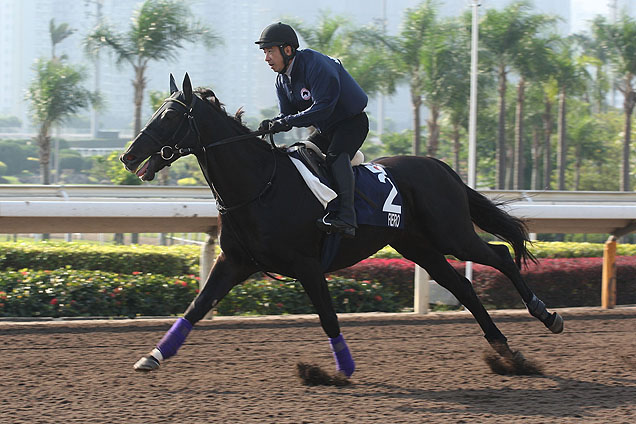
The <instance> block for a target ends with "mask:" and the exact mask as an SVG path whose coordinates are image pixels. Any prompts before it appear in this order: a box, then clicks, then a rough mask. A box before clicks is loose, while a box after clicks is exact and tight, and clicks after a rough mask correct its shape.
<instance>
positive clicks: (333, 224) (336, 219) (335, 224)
mask: <svg viewBox="0 0 636 424" xmlns="http://www.w3.org/2000/svg"><path fill="white" fill-rule="evenodd" d="M329 170H330V172H331V176H332V178H333V180H334V184H335V189H336V191H337V193H338V198H337V199H335V200H336V201H337V202H338V210H337V211H336V212H335V213H334V212H329V213H327V214H326V215H325V216H324V217H322V218H320V219H318V221H317V222H316V223H317V224H318V228H320V229H321V230H323V231H325V232H327V233H332V232H339V233H342V235H343V236H344V237H347V238H352V237H355V235H356V228H358V226H357V223H356V212H355V210H354V208H353V195H354V188H355V178H354V176H353V170H352V169H351V159H350V158H349V155H348V154H347V153H340V154H339V155H338V156H337V157H336V159H335V160H334V161H333V162H332V163H331V165H330V166H329Z"/></svg>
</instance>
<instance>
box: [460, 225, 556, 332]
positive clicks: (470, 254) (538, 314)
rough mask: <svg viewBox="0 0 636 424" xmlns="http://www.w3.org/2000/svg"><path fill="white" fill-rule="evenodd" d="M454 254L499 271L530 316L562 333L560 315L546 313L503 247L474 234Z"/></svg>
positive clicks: (506, 249) (552, 329) (543, 306)
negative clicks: (509, 283)
mask: <svg viewBox="0 0 636 424" xmlns="http://www.w3.org/2000/svg"><path fill="white" fill-rule="evenodd" d="M454 254H455V256H456V257H457V258H458V259H462V260H467V261H468V260H470V261H474V262H478V263H480V264H483V265H488V266H491V267H493V268H495V269H497V270H499V271H501V273H503V274H504V275H505V276H506V277H508V278H509V279H510V281H512V284H513V285H514V286H515V288H516V289H517V291H518V292H519V294H520V295H521V299H522V300H523V302H524V303H525V305H526V307H527V308H528V311H529V312H530V314H531V315H532V316H534V317H535V318H537V319H538V320H539V321H541V322H542V323H543V324H544V325H545V326H546V327H547V328H548V329H549V330H550V331H552V332H553V333H560V332H562V331H563V318H562V317H561V315H559V314H558V313H557V312H553V313H550V312H548V310H547V308H546V306H545V304H544V303H543V301H541V300H540V299H539V298H538V297H537V296H536V295H535V294H534V292H533V291H532V290H531V289H530V287H528V285H527V284H526V282H525V281H524V280H523V277H522V276H521V273H520V272H519V268H518V267H517V265H516V264H515V263H514V261H513V260H512V257H511V256H510V251H509V250H508V248H507V247H506V246H505V245H501V244H492V243H486V242H484V241H483V240H481V239H480V238H479V237H478V236H477V235H476V234H475V235H474V237H468V238H467V239H466V240H465V243H464V244H463V245H462V246H461V247H460V248H459V249H458V251H457V252H454Z"/></svg>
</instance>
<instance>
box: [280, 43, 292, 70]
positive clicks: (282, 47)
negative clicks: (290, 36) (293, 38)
mask: <svg viewBox="0 0 636 424" xmlns="http://www.w3.org/2000/svg"><path fill="white" fill-rule="evenodd" d="M286 46H289V44H281V45H280V46H278V50H280V54H281V56H283V64H284V65H285V67H284V68H283V70H282V71H280V72H279V74H284V73H285V72H287V68H288V67H289V63H290V62H291V61H292V59H293V58H294V56H295V55H296V51H295V49H294V48H293V47H292V48H291V49H292V52H291V54H290V55H288V54H286V53H285V47H286ZM290 47H291V46H290Z"/></svg>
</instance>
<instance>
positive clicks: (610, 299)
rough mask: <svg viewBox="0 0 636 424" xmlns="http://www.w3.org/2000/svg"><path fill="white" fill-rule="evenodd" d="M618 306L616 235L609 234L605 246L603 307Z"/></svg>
mask: <svg viewBox="0 0 636 424" xmlns="http://www.w3.org/2000/svg"><path fill="white" fill-rule="evenodd" d="M615 306H616V237H614V236H609V238H608V239H607V241H606V242H605V246H604V247H603V276H602V280H601V307H602V308H603V309H612V308H614V307H615Z"/></svg>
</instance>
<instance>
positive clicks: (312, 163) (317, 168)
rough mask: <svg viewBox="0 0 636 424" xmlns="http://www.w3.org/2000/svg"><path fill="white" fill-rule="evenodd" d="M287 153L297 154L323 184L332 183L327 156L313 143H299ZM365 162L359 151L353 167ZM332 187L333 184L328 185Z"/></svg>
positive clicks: (352, 160)
mask: <svg viewBox="0 0 636 424" xmlns="http://www.w3.org/2000/svg"><path fill="white" fill-rule="evenodd" d="M287 151H288V152H289V153H296V155H295V157H296V158H298V159H299V160H301V161H302V162H303V163H304V164H305V166H307V169H309V170H310V171H311V173H312V174H314V175H315V176H316V177H318V178H319V179H320V180H321V181H323V183H327V182H329V183H331V176H330V175H329V169H328V168H327V156H325V154H324V153H323V152H322V151H321V150H320V149H319V148H318V146H316V145H315V144H314V143H312V142H311V141H307V140H305V141H299V142H298V143H294V144H292V145H291V146H290V147H289V148H288V149H287ZM363 162H364V154H363V153H362V152H361V151H360V150H358V151H357V152H356V154H355V155H354V156H353V158H352V159H351V166H352V167H353V166H357V165H360V164H362V163H363ZM327 185H331V184H327Z"/></svg>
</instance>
